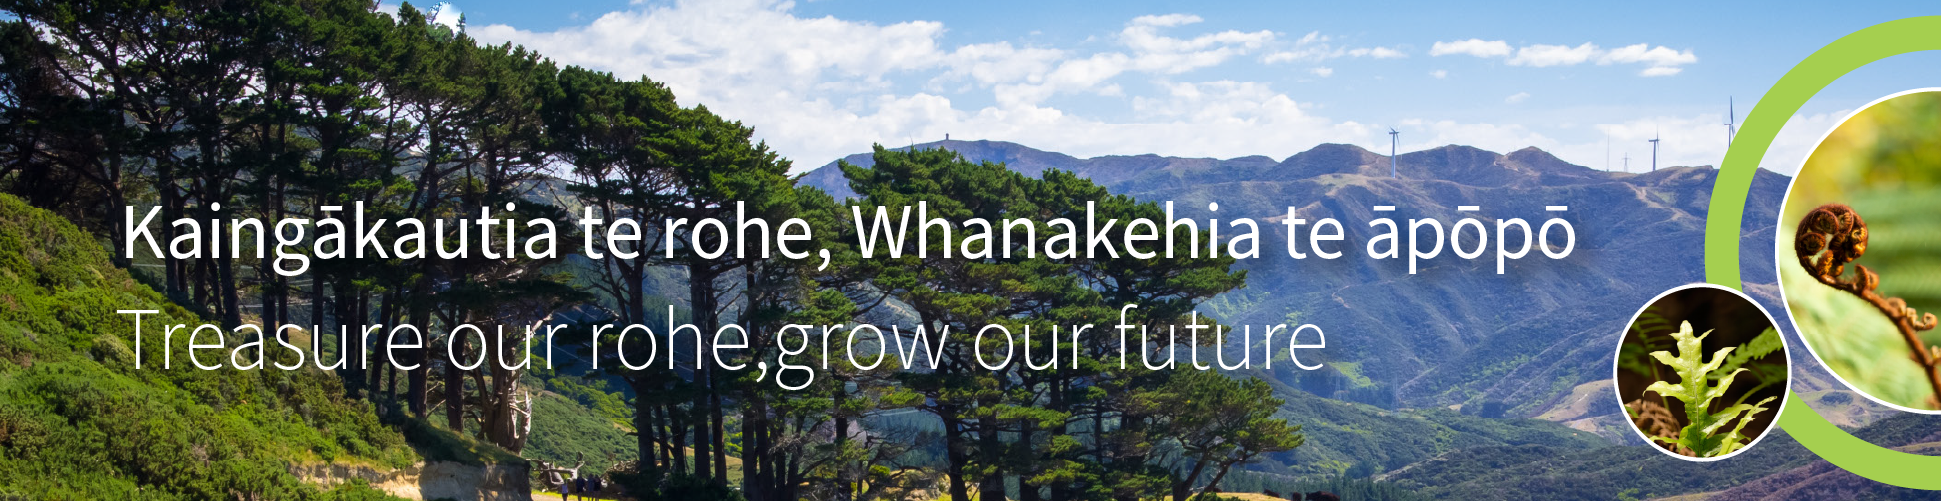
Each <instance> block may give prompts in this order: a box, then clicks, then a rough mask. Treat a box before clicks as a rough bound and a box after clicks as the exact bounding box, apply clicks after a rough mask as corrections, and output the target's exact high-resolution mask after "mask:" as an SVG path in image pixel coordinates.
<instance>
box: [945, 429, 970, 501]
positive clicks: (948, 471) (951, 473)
mask: <svg viewBox="0 0 1941 501" xmlns="http://www.w3.org/2000/svg"><path fill="white" fill-rule="evenodd" d="M938 414H940V415H942V417H943V421H944V456H945V458H944V459H945V461H946V462H947V463H948V464H946V465H945V469H944V476H946V477H949V478H950V501H971V498H970V488H969V487H968V486H966V485H964V470H965V469H966V468H967V467H968V466H969V465H968V464H966V463H969V462H970V458H969V454H968V453H967V451H965V450H964V448H965V447H964V446H965V444H964V423H963V421H961V420H958V419H957V418H956V415H957V413H956V409H955V408H954V407H952V406H945V407H943V408H941V409H939V412H938Z"/></svg>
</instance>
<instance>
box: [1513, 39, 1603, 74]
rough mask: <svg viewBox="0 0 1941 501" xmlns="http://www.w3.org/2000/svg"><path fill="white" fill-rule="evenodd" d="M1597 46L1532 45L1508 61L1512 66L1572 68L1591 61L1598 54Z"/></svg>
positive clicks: (1519, 51)
mask: <svg viewBox="0 0 1941 501" xmlns="http://www.w3.org/2000/svg"><path fill="white" fill-rule="evenodd" d="M1598 52H1599V51H1598V49H1597V45H1596V44H1592V43H1589V42H1585V43H1584V44H1583V45H1579V46H1576V47H1571V46H1568V45H1543V44H1537V45H1531V46H1527V47H1523V48H1519V49H1517V50H1516V57H1512V58H1510V60H1509V61H1507V62H1508V63H1509V64H1510V65H1511V66H1535V67H1538V68H1542V67H1545V66H1571V65H1576V64H1581V63H1583V62H1584V61H1589V60H1590V59H1591V57H1593V56H1596V55H1597V54H1598Z"/></svg>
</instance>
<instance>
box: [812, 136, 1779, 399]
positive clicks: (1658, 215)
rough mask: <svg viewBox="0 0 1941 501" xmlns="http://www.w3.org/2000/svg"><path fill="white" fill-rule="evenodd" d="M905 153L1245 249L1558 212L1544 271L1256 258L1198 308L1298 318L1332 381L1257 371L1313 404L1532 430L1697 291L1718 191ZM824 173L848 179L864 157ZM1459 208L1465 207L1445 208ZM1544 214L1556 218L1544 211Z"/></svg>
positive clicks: (1764, 185)
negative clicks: (1086, 199)
mask: <svg viewBox="0 0 1941 501" xmlns="http://www.w3.org/2000/svg"><path fill="white" fill-rule="evenodd" d="M914 147H916V148H944V149H949V150H952V151H955V152H957V153H959V154H961V155H963V156H964V157H965V158H967V159H969V160H972V161H992V162H1003V163H1005V164H1006V165H1007V166H1009V167H1010V168H1012V169H1014V170H1017V171H1019V172H1023V173H1026V174H1033V175H1035V174H1039V173H1041V172H1043V171H1044V170H1046V169H1063V170H1068V171H1071V172H1074V173H1077V174H1080V175H1082V176H1086V177H1088V178H1090V179H1092V180H1093V181H1095V182H1098V183H1100V184H1101V185H1104V186H1106V187H1107V188H1109V189H1111V190H1112V191H1113V192H1115V193H1122V194H1127V195H1131V196H1133V197H1135V198H1138V199H1140V200H1146V201H1172V202H1174V204H1175V207H1176V208H1177V209H1178V210H1179V213H1180V217H1183V218H1184V217H1192V218H1199V219H1205V218H1211V217H1218V218H1220V219H1222V220H1230V219H1233V218H1238V217H1251V218H1254V219H1255V220H1256V221H1261V222H1262V230H1263V232H1265V233H1270V234H1271V235H1268V236H1265V238H1264V239H1263V241H1264V242H1281V241H1285V238H1286V237H1287V235H1286V234H1285V231H1286V227H1285V226H1283V225H1280V224H1273V223H1277V222H1279V221H1280V220H1281V219H1282V218H1284V217H1285V216H1286V213H1287V210H1288V208H1289V207H1293V208H1296V209H1297V210H1298V214H1299V217H1302V218H1307V219H1309V220H1316V219H1320V218H1336V219H1338V220H1340V221H1341V222H1342V224H1343V225H1344V226H1345V227H1346V229H1347V233H1348V242H1346V243H1347V244H1348V245H1347V247H1348V248H1351V249H1360V248H1361V246H1362V245H1364V244H1365V243H1366V242H1368V241H1369V240H1370V239H1371V238H1373V237H1374V236H1375V234H1376V231H1377V230H1375V229H1372V228H1370V227H1369V225H1368V224H1367V222H1368V221H1372V220H1373V219H1375V218H1379V217H1392V218H1394V219H1396V220H1397V221H1398V224H1400V225H1402V227H1403V228H1404V230H1406V228H1407V222H1406V220H1407V219H1411V218H1436V219H1439V220H1441V221H1442V222H1443V223H1444V224H1445V225H1452V224H1453V223H1454V222H1455V221H1456V220H1458V219H1461V218H1463V217H1477V218H1479V219H1482V220H1483V221H1484V223H1485V225H1486V226H1487V225H1489V224H1491V221H1494V220H1495V219H1499V218H1502V219H1507V218H1513V217H1514V218H1523V219H1525V220H1528V221H1530V222H1531V224H1532V225H1533V226H1534V225H1538V224H1541V223H1542V222H1543V221H1544V220H1546V219H1548V218H1551V217H1562V218H1564V219H1566V220H1568V221H1569V222H1570V223H1571V226H1572V228H1573V231H1574V233H1575V238H1576V241H1575V247H1574V249H1573V251H1572V252H1571V253H1570V255H1569V256H1568V257H1566V258H1563V259H1554V260H1553V259H1550V258H1547V257H1542V255H1541V254H1539V253H1538V252H1537V251H1534V250H1533V251H1531V253H1530V254H1529V255H1527V256H1525V257H1524V258H1523V259H1521V260H1515V261H1511V262H1509V263H1508V265H1507V269H1506V270H1505V271H1504V273H1502V274H1500V275H1499V274H1497V273H1496V269H1495V262H1494V259H1493V258H1492V256H1493V254H1490V253H1485V255H1484V256H1483V257H1480V258H1477V259H1474V260H1468V259H1462V258H1460V257H1458V256H1456V255H1454V253H1453V252H1451V251H1448V250H1446V249H1445V251H1444V252H1443V253H1442V254H1441V256H1439V257H1437V258H1434V259H1430V260H1427V261H1425V262H1423V263H1422V264H1421V265H1420V269H1419V270H1417V271H1416V272H1415V273H1414V274H1411V273H1410V272H1409V267H1408V263H1407V262H1406V258H1404V259H1384V260H1375V259H1369V258H1367V257H1366V256H1365V255H1362V253H1361V252H1354V253H1350V254H1349V255H1348V256H1345V257H1344V258H1343V259H1336V260H1320V259H1312V258H1310V259H1306V260H1296V259H1292V258H1290V257H1288V256H1287V255H1286V253H1284V252H1280V251H1279V250H1278V249H1273V248H1268V249H1267V250H1268V252H1263V253H1262V256H1261V258H1259V259H1247V260H1241V261H1240V266H1242V267H1244V268H1246V269H1247V270H1248V278H1247V286H1246V287H1245V288H1243V289H1241V290H1238V291H1234V292H1231V293H1228V294H1226V295H1224V296H1222V297H1220V298H1218V299H1216V300H1215V301H1212V302H1210V303H1209V304H1208V305H1207V309H1208V310H1209V313H1211V314H1213V315H1214V316H1215V317H1216V318H1219V319H1220V320H1221V321H1223V322H1227V323H1229V324H1232V325H1241V324H1263V323H1281V322H1284V321H1288V320H1289V319H1298V320H1299V322H1300V323H1311V324H1315V325H1317V326H1320V327H1321V328H1322V329H1323V330H1324V331H1325V332H1326V333H1327V334H1328V337H1329V338H1331V339H1329V340H1328V346H1329V347H1328V348H1327V349H1325V350H1321V356H1322V357H1324V358H1325V359H1326V360H1327V361H1328V362H1329V365H1330V366H1332V367H1333V368H1332V369H1329V370H1326V371H1325V374H1326V375H1317V374H1303V372H1304V371H1300V370H1298V369H1293V368H1287V369H1278V368H1277V369H1276V370H1275V371H1274V372H1273V373H1271V374H1269V373H1263V374H1262V376H1263V377H1268V378H1272V379H1279V380H1282V381H1283V382H1286V383H1289V384H1291V385H1294V386H1301V387H1306V388H1317V389H1322V390H1323V391H1322V392H1321V393H1324V396H1335V395H1327V394H1326V393H1339V394H1340V395H1341V396H1349V395H1352V396H1353V397H1354V398H1353V399H1354V400H1358V401H1365V402H1368V403H1375V404H1378V405H1384V406H1390V407H1395V406H1399V407H1453V408H1458V409H1465V410H1466V411H1465V412H1466V413H1484V414H1487V415H1491V416H1500V415H1508V416H1522V417H1536V416H1541V415H1544V414H1545V413H1546V412H1548V411H1550V410H1552V408H1553V407H1555V406H1557V405H1559V404H1560V403H1563V402H1564V400H1565V399H1566V398H1567V397H1568V396H1570V395H1571V393H1572V389H1573V388H1575V387H1577V386H1579V385H1583V384H1587V383H1593V382H1596V381H1600V380H1606V379H1609V377H1610V364H1611V362H1610V359H1611V356H1612V354H1613V352H1614V350H1615V348H1616V346H1617V343H1618V339H1619V338H1618V335H1619V333H1620V332H1621V331H1622V329H1623V328H1624V325H1625V322H1627V321H1628V320H1629V318H1630V315H1631V313H1632V312H1634V311H1636V310H1637V308H1638V307H1639V306H1642V305H1643V304H1644V302H1645V301H1647V300H1649V299H1650V298H1651V297H1652V296H1654V295H1656V294H1657V293H1659V292H1661V291H1663V290H1665V289H1668V288H1670V287H1673V286H1676V285H1680V284H1685V283H1690V282H1696V281H1701V280H1703V276H1704V266H1703V260H1702V255H1701V254H1702V248H1703V229H1704V224H1705V213H1706V210H1707V208H1708V205H1709V204H1710V201H1711V200H1710V193H1711V189H1712V184H1713V181H1714V179H1716V177H1717V171H1716V170H1714V169H1711V168H1709V167H1671V168H1663V169H1658V170H1657V171H1655V172H1645V173H1624V172H1609V171H1601V170H1596V169H1591V168H1587V167H1583V166H1578V165H1573V164H1570V163H1569V162H1565V161H1563V160H1561V159H1558V158H1557V157H1555V156H1552V155H1550V154H1549V153H1546V152H1544V151H1542V150H1539V149H1535V148H1526V149H1523V150H1518V151H1515V152H1511V153H1509V154H1498V153H1494V152H1489V151H1484V150H1481V149H1477V148H1472V147H1467V146H1453V145H1452V146H1443V147H1439V148H1433V149H1428V150H1423V151H1417V152H1411V153H1405V154H1401V155H1399V156H1398V157H1397V158H1396V159H1395V170H1396V172H1397V174H1398V175H1397V177H1393V178H1391V177H1390V166H1389V158H1388V156H1387V155H1381V154H1376V153H1374V152H1371V151H1368V150H1365V149H1362V148H1360V147H1356V146H1352V145H1342V144H1327V145H1321V146H1318V147H1315V148H1314V149H1311V150H1308V151H1305V152H1301V153H1299V154H1296V155H1294V156H1292V157H1289V158H1287V159H1285V160H1281V161H1275V160H1273V159H1270V158H1267V157H1262V156H1249V157H1239V158H1233V159H1226V160H1220V159H1209V158H1177V157H1161V156H1156V155H1138V156H1103V157H1095V158H1085V159H1080V158H1075V157H1071V156H1068V155H1063V154H1059V153H1051V152H1045V151H1040V150H1035V149H1032V148H1029V147H1025V146H1022V145H1018V144H1015V143H1006V142H998V141H942V142H936V143H928V144H920V145H915V146H914ZM842 161H844V162H849V163H852V164H859V165H867V164H868V163H869V162H870V158H869V156H868V155H852V156H850V157H848V158H845V159H843V160H842ZM801 182H803V183H805V184H809V185H813V186H817V187H820V188H822V189H824V190H827V191H829V192H831V193H833V194H836V195H837V196H838V197H839V198H840V197H844V196H851V195H852V194H853V192H851V191H849V190H848V187H847V186H846V183H845V182H844V180H843V179H842V175H841V171H840V169H837V168H836V167H835V164H834V163H831V164H830V165H826V166H823V167H821V168H818V169H815V170H813V171H810V172H808V173H806V174H804V175H803V176H802V178H801ZM1787 182H1788V178H1787V177H1785V176H1782V175H1779V174H1777V173H1773V172H1770V171H1765V170H1761V171H1759V173H1758V175H1756V176H1755V177H1754V180H1753V187H1752V192H1751V202H1750V203H1749V204H1748V209H1747V212H1746V217H1745V223H1744V225H1743V226H1744V231H1743V234H1744V235H1746V238H1747V239H1748V241H1752V242H1762V243H1761V244H1758V245H1747V246H1745V250H1746V252H1747V254H1746V256H1745V262H1746V263H1749V264H1757V263H1771V262H1772V246H1771V244H1770V242H1772V238H1773V231H1774V230H1773V228H1774V221H1775V220H1776V218H1777V208H1778V206H1779V201H1780V199H1781V197H1782V195H1783V194H1784V191H1785V189H1786V185H1787ZM1210 202H1218V204H1219V207H1220V208H1219V210H1218V211H1217V212H1209V211H1207V210H1205V208H1206V207H1207V206H1208V203H1210ZM1377 205H1393V206H1396V208H1397V210H1396V211H1395V212H1392V213H1382V214H1379V215H1378V214H1377V213H1375V212H1373V210H1372V209H1373V208H1374V207H1375V206H1377ZM1464 205H1474V206H1478V207H1479V208H1480V211H1477V212H1458V210H1457V208H1458V206H1464ZM1548 206H1566V207H1568V210H1567V211H1564V212H1557V213H1552V212H1548V211H1546V210H1545V209H1546V207H1548ZM1492 238H1493V237H1492ZM1552 240H1553V242H1557V243H1559V244H1561V242H1562V241H1561V238H1560V237H1556V236H1553V239H1552ZM1465 245H1473V244H1470V243H1466V244H1465ZM1492 245H1493V244H1492ZM1514 246H1515V245H1514V244H1512V247H1514ZM1745 271H1746V274H1745V276H1746V278H1747V281H1748V282H1749V283H1756V284H1772V283H1774V282H1775V281H1776V280H1775V279H1774V278H1773V272H1772V270H1771V268H1770V267H1769V266H1765V265H1751V266H1747V267H1746V270H1745ZM1765 286H1766V285H1760V286H1759V287H1765ZM1756 288H1758V287H1755V289H1756ZM1317 379H1318V380H1320V381H1319V382H1317V381H1316V380H1317ZM1330 379H1332V381H1330ZM1330 388H1332V389H1333V391H1332V392H1329V391H1327V390H1328V389H1330Z"/></svg>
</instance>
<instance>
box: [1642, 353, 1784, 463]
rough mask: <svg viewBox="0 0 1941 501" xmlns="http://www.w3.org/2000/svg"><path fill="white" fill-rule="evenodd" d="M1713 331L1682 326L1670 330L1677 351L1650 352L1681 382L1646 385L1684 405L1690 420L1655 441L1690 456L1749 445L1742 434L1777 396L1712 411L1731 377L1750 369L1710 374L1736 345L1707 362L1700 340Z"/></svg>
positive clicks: (1724, 451)
mask: <svg viewBox="0 0 1941 501" xmlns="http://www.w3.org/2000/svg"><path fill="white" fill-rule="evenodd" d="M1711 333H1712V331H1705V333H1704V334H1699V335H1696V336H1694V335H1692V323H1691V322H1683V323H1681V324H1679V326H1678V332H1675V333H1673V334H1672V338H1673V339H1675V340H1677V345H1678V355H1677V356H1673V355H1672V354H1671V352H1669V351H1654V352H1651V356H1652V358H1656V359H1658V361H1659V362H1663V363H1664V364H1665V365H1668V366H1671V368H1672V370H1673V371H1674V372H1676V373H1677V374H1678V377H1679V378H1680V379H1681V381H1679V382H1678V384H1672V383H1670V382H1666V381H1657V382H1653V383H1651V386H1649V387H1646V388H1645V389H1644V391H1645V392H1646V393H1653V392H1655V393H1657V394H1659V395H1663V396H1664V397H1665V398H1676V399H1678V401H1679V402H1682V403H1684V404H1685V421H1686V424H1685V427H1684V428H1680V429H1679V430H1678V436H1675V437H1673V436H1654V437H1651V439H1652V440H1655V441H1659V442H1664V443H1666V444H1670V445H1671V446H1673V448H1674V449H1676V448H1683V449H1686V450H1689V451H1690V454H1691V455H1694V456H1698V457H1714V456H1721V455H1725V454H1728V453H1731V452H1732V451H1736V450H1739V448H1741V447H1745V446H1746V443H1747V442H1750V441H1751V440H1750V437H1747V436H1745V433H1744V431H1745V428H1746V425H1747V424H1750V423H1752V419H1753V417H1754V416H1757V415H1759V413H1761V412H1765V411H1768V410H1771V409H1767V408H1766V407H1764V406H1765V405H1766V404H1767V403H1768V402H1771V401H1772V400H1773V398H1774V397H1766V398H1765V399H1764V400H1760V401H1759V402H1757V403H1751V404H1747V403H1735V404H1733V405H1730V406H1726V407H1725V408H1724V409H1720V410H1718V411H1716V412H1714V411H1713V410H1712V401H1713V400H1717V399H1719V398H1720V397H1723V396H1725V390H1726V388H1729V387H1731V386H1732V380H1733V378H1734V377H1736V376H1738V375H1739V373H1741V372H1744V371H1745V370H1746V369H1745V368H1743V367H1741V368H1738V369H1733V370H1730V371H1726V373H1725V374H1724V375H1720V376H1718V377H1716V378H1714V377H1712V372H1714V371H1718V370H1720V369H1719V366H1720V365H1723V364H1725V361H1726V358H1727V356H1728V355H1731V354H1732V350H1733V349H1735V348H1733V347H1726V348H1720V349H1719V351H1718V353H1716V354H1714V355H1712V360H1711V361H1710V362H1707V361H1705V353H1704V351H1703V350H1704V348H1703V344H1702V343H1703V341H1704V340H1705V336H1707V335H1710V334H1711ZM1715 380H1716V381H1717V384H1716V385H1715V384H1714V381H1715ZM1727 426H1731V427H1732V428H1731V430H1730V431H1724V430H1725V429H1726V427H1727Z"/></svg>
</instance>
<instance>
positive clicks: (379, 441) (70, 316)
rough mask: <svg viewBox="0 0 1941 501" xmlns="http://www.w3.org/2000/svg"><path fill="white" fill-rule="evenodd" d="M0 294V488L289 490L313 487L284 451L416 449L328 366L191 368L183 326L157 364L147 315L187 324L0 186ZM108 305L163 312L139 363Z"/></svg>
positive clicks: (379, 460) (118, 494)
mask: <svg viewBox="0 0 1941 501" xmlns="http://www.w3.org/2000/svg"><path fill="white" fill-rule="evenodd" d="M0 305H3V306H4V307H0V494H16V495H28V494H31V495H33V496H34V497H56V498H59V497H70V498H95V499H106V498H125V497H127V496H129V495H131V494H133V493H136V492H139V495H138V497H141V498H144V499H215V498H225V497H230V496H231V493H232V492H240V493H254V494H255V495H260V496H265V497H268V498H276V499H301V498H310V497H315V496H319V495H320V493H318V492H317V491H316V490H315V489H314V488H311V487H309V486H308V485H305V484H302V483H300V482H299V481H298V480H297V479H296V478H295V477H294V476H292V475H290V473H289V470H288V467H287V465H288V463H290V462H309V461H354V462H364V463H374V464H377V465H381V466H391V467H395V466H403V465H406V464H410V463H411V462H413V461H415V460H416V455H415V454H413V453H412V451H411V449H409V448H407V447H406V446H405V441H404V437H403V436H401V435H399V434H398V433H397V432H395V431H391V430H390V429H389V428H387V427H385V426H384V425H383V424H381V423H380V422H379V421H378V418H377V416H376V415H375V414H373V413H372V412H371V410H370V406H369V404H367V403H364V402H361V401H354V400H349V399H346V398H344V397H343V389H342V386H341V385H340V384H339V383H338V380H337V378H336V377H335V376H334V375H331V374H327V373H323V372H319V371H316V370H299V371H293V372H285V371H280V370H253V371H238V370H229V369H225V370H217V371H202V370H197V369H195V368H194V367H192V366H191V365H190V364H189V363H188V361H187V360H186V359H185V355H184V353H185V351H184V350H185V347H186V345H187V339H186V337H185V336H176V337H175V339H174V343H173V344H174V346H173V348H174V349H175V350H176V351H175V354H174V355H173V357H174V360H173V361H172V365H173V366H174V368H173V369H163V368H162V367H161V363H162V360H161V353H160V350H161V349H162V348H163V346H164V345H163V343H162V339H161V336H160V332H161V326H162V325H163V324H164V323H169V324H173V323H188V324H191V325H194V324H199V323H200V322H201V320H199V319H197V318H195V317H194V316H191V315H189V314H187V312H185V311H184V310H182V309H181V308H180V307H178V306H175V305H174V304H173V303H170V302H168V301H166V300H164V299H163V298H162V297H161V295H159V294H157V293H155V292H154V291H152V290H150V289H148V288H147V287H145V286H142V285H139V284H137V283H136V282H135V281H134V280H133V279H131V278H130V277H129V276H128V274H127V273H126V272H125V271H123V270H120V269H117V268H115V267H113V266H111V265H109V264H108V261H107V256H106V253H105V252H103V251H102V249H101V248H100V246H99V244H97V243H95V241H94V240H93V238H91V237H90V236H88V235H87V234H85V233H82V232H81V231H79V230H78V229H76V228H74V227H73V226H72V225H70V224H68V223H67V222H65V221H62V220H61V219H60V218H59V217H57V216H55V215H53V214H52V213H49V212H46V211H42V210H38V209H32V208H29V207H27V206H26V205H25V204H24V203H23V202H22V201H20V200H19V199H16V198H13V197H11V196H4V195H0ZM118 309H157V310H161V311H162V312H163V313H162V314H160V315H159V316H156V317H148V318H145V319H144V320H145V322H144V325H143V339H142V344H141V348H142V349H143V353H142V368H141V369H136V368H135V366H134V363H133V362H134V347H135V346H136V344H135V340H134V338H133V334H134V325H133V323H132V322H131V321H130V319H131V317H130V316H127V315H117V314H115V313H114V312H115V310H118ZM205 356H206V355H205ZM223 356H225V357H226V356H227V353H226V352H225V353H223ZM273 358H274V357H273ZM206 360H207V359H206V358H205V361H206ZM137 485H140V486H141V489H140V490H139V491H137V489H136V486H137ZM369 495H373V494H371V493H369V492H360V491H359V490H358V489H356V488H345V489H340V491H339V492H335V493H332V494H330V496H335V497H336V498H337V499H369V497H368V496H369ZM360 496H361V497H360Z"/></svg>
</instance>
